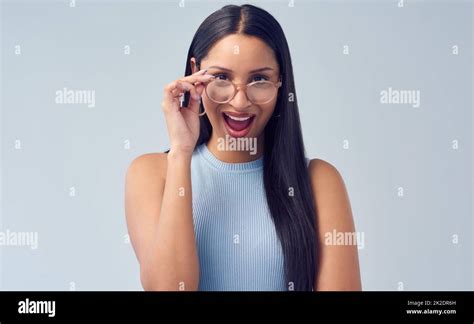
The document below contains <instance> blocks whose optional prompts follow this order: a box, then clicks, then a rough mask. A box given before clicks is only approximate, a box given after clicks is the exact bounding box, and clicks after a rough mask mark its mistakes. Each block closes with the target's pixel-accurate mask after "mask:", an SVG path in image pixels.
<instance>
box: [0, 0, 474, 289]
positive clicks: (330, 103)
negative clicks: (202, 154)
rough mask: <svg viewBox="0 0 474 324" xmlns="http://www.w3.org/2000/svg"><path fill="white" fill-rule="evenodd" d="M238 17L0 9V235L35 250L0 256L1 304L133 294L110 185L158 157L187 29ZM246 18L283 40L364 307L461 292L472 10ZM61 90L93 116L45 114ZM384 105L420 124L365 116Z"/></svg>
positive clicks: (278, 8)
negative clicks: (416, 94) (343, 199)
mask: <svg viewBox="0 0 474 324" xmlns="http://www.w3.org/2000/svg"><path fill="white" fill-rule="evenodd" d="M245 2H247V1H245ZM245 2H243V1H232V2H227V1H225V2H223V1H189V0H186V1H185V3H184V4H185V5H184V7H180V6H179V1H114V2H112V1H94V2H93V1H81V0H77V1H76V7H74V8H71V7H70V1H69V0H67V1H66V0H65V1H2V4H1V10H2V12H1V28H2V30H1V55H2V57H1V68H2V69H1V87H0V88H1V89H0V90H1V95H2V98H1V106H2V107H1V132H0V133H1V137H2V138H1V145H2V149H1V154H2V157H1V159H0V161H1V195H0V197H1V200H0V202H1V209H0V210H1V230H2V231H6V230H7V229H9V230H10V231H27V232H29V231H34V232H37V233H38V236H39V242H38V249H36V250H32V249H31V248H30V247H27V246H20V247H13V246H2V247H0V251H1V259H0V260H1V276H0V278H1V282H0V289H2V290H70V289H72V288H73V289H76V290H140V289H141V285H140V281H139V272H138V264H137V261H136V259H135V255H134V253H133V250H132V247H131V245H130V243H129V241H128V240H127V237H126V234H127V228H126V223H125V215H124V208H123V203H124V199H123V196H124V193H123V192H124V177H125V171H126V169H127V167H128V165H129V164H130V162H131V161H132V160H133V159H134V158H135V157H137V156H139V155H141V154H143V153H148V152H159V151H163V150H165V149H166V148H167V143H168V138H167V134H166V128H165V123H164V118H163V116H162V112H161V106H160V103H161V100H162V99H161V95H162V89H163V86H164V85H165V84H166V83H168V82H170V81H172V80H173V79H176V78H178V77H181V76H182V75H183V72H184V67H185V60H186V54H187V50H188V47H189V44H190V42H191V39H192V36H193V34H194V32H195V31H196V29H197V27H198V25H199V24H200V23H201V22H202V20H203V19H204V18H205V17H207V16H208V15H209V14H210V13H211V12H213V11H214V10H216V9H218V8H220V7H221V6H223V5H224V4H228V3H235V4H240V3H245ZM251 3H253V4H256V5H259V6H261V7H263V8H264V9H266V10H268V11H269V12H270V13H272V14H273V15H274V16H275V17H276V19H277V20H278V21H279V22H280V23H281V25H282V27H283V29H284V31H285V33H286V37H287V39H288V42H289V44H290V48H291V51H292V59H293V64H294V69H295V80H296V89H297V95H298V100H299V107H300V112H301V118H302V123H303V133H304V138H305V143H306V148H307V153H308V156H309V157H311V158H320V159H324V160H326V161H328V162H330V163H332V164H333V165H335V166H336V167H337V168H338V170H339V171H340V173H341V174H342V176H343V178H344V180H345V183H346V186H347V189H348V191H349V196H350V199H351V204H352V210H353V214H354V218H355V222H356V229H357V231H360V232H364V235H365V247H364V249H360V250H359V258H360V265H361V274H362V282H363V289H365V290H398V289H400V287H401V285H400V282H401V283H402V284H403V289H404V290H472V289H473V267H474V266H473V257H472V255H473V241H472V238H471V237H472V232H473V221H472V219H473V209H472V201H473V192H472V183H473V177H472V123H473V117H472V107H473V105H472V89H473V86H472V75H473V68H472V45H473V35H472V30H473V4H472V2H470V1H407V0H405V3H404V7H403V8H399V7H398V5H397V4H398V0H397V1H299V0H296V1H295V5H294V7H289V6H288V1H251ZM15 45H20V46H21V55H15ZM126 45H129V46H130V49H131V54H130V55H124V46H126ZM344 45H348V46H349V50H350V52H349V53H350V54H349V55H344V54H343V51H342V50H343V46H344ZM453 45H458V46H459V55H453V54H452V46H453ZM64 87H67V88H71V89H78V90H82V89H92V90H95V92H96V106H95V107H93V108H88V107H87V106H86V105H84V104H76V105H59V104H56V103H55V91H56V90H58V89H62V88H64ZM388 87H392V88H395V89H413V90H419V91H421V106H420V107H419V108H413V107H412V106H410V105H396V104H381V103H380V91H381V90H384V89H387V88H388ZM15 140H21V144H22V148H21V150H18V149H15ZM344 140H347V141H348V142H349V149H344V147H343V144H344ZM453 140H458V141H459V149H457V150H454V149H453V148H452V146H451V145H452V141H453ZM125 141H129V143H130V148H129V149H127V148H126V147H125V144H126V142H125ZM71 187H74V188H75V191H76V196H75V197H71V196H70V195H69V193H70V188H71ZM398 187H403V188H404V196H403V197H399V196H398ZM453 235H458V237H459V243H458V244H453V243H452V237H453Z"/></svg>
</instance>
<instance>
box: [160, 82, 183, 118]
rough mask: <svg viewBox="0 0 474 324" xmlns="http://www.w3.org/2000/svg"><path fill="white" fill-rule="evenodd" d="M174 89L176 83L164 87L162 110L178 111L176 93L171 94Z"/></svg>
mask: <svg viewBox="0 0 474 324" xmlns="http://www.w3.org/2000/svg"><path fill="white" fill-rule="evenodd" d="M176 89H177V82H176V81H173V82H171V83H169V84H168V85H166V86H165V88H164V91H163V102H162V103H161V106H162V108H163V110H165V111H167V110H179V106H180V105H179V97H177V96H176V93H173V92H174V91H175V90H176ZM178 90H179V89H178ZM179 91H181V90H179Z"/></svg>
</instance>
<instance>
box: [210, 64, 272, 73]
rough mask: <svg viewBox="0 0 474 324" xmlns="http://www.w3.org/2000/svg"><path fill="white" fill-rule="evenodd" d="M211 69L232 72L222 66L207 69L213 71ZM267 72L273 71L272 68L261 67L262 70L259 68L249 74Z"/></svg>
mask: <svg viewBox="0 0 474 324" xmlns="http://www.w3.org/2000/svg"><path fill="white" fill-rule="evenodd" d="M213 68H214V69H219V70H224V71H228V72H233V71H232V70H231V69H228V68H225V67H222V66H217V65H213V66H209V67H208V69H213ZM268 70H273V68H271V67H269V66H265V67H262V68H259V69H256V70H252V71H250V73H255V72H262V71H268Z"/></svg>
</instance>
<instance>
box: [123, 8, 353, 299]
mask: <svg viewBox="0 0 474 324" xmlns="http://www.w3.org/2000/svg"><path fill="white" fill-rule="evenodd" d="M183 94H184V95H185V97H184V102H181V101H182V100H180V99H181V98H182V97H181V96H182V95H183ZM163 96H164V99H163V102H162V108H163V112H164V116H165V118H166V123H167V127H168V136H169V140H170V149H169V151H168V152H167V153H154V154H145V155H142V156H140V157H138V158H137V159H135V160H134V161H133V162H132V164H131V165H130V167H129V169H128V172H127V177H126V197H125V199H126V201H125V205H126V206H125V207H126V217H127V224H128V229H129V233H130V237H131V241H132V244H133V247H134V250H135V253H136V255H137V258H138V261H139V264H140V277H141V282H142V285H143V287H144V289H145V290H295V291H299V290H306V291H311V290H360V289H361V282H360V274H359V264H358V256H357V247H356V246H355V245H349V244H344V245H338V246H336V245H329V244H325V242H326V241H325V238H327V235H328V234H331V233H334V231H337V232H344V233H346V232H351V233H352V232H354V222H353V219H352V213H351V207H350V203H349V199H348V195H347V192H346V189H345V186H344V182H343V179H342V178H341V176H340V174H339V172H338V171H337V170H336V169H335V168H334V167H333V166H332V165H331V164H329V163H328V162H325V161H323V160H320V159H313V160H311V161H309V160H307V159H306V157H305V153H304V145H303V139H302V134H301V127H300V120H299V113H298V106H297V100H296V95H295V87H294V80H293V69H292V64H291V58H290V52H289V48H288V44H287V42H286V38H285V35H284V33H283V30H282V29H281V27H280V25H279V23H278V22H277V21H276V20H275V19H274V18H273V17H272V16H271V15H270V14H269V13H268V12H266V11H265V10H262V9H260V8H257V7H255V6H251V5H243V6H234V5H228V6H225V7H223V8H221V9H220V10H218V11H216V12H214V13H213V14H211V15H210V16H209V17H208V18H206V19H205V21H204V22H203V23H202V24H201V26H200V27H199V28H198V30H197V32H196V34H195V35H194V38H193V40H192V43H191V46H190V48H189V52H188V58H187V62H186V71H185V77H183V78H179V79H177V80H175V81H173V82H171V83H170V84H168V85H167V86H166V87H165V89H164V94H163ZM252 143H253V144H254V145H252Z"/></svg>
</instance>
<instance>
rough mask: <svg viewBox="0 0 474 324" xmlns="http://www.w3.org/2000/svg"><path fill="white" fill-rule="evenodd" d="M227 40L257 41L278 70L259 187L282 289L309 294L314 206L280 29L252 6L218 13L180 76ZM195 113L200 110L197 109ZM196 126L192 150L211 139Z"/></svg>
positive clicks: (204, 124) (200, 33) (199, 34)
mask: <svg viewBox="0 0 474 324" xmlns="http://www.w3.org/2000/svg"><path fill="white" fill-rule="evenodd" d="M231 34H243V35H249V36H255V37H258V38H259V39H261V40H262V41H263V42H265V43H266V44H267V45H268V46H269V47H270V48H271V49H272V50H273V52H274V54H275V57H276V59H277V61H278V64H279V67H280V75H281V81H282V86H281V87H280V88H279V90H278V91H279V92H278V98H277V102H276V105H275V110H274V113H273V115H272V118H270V120H269V121H268V123H267V125H266V126H265V130H264V132H265V136H264V153H263V156H264V159H263V161H264V165H263V178H264V187H265V193H266V199H267V204H268V207H269V210H270V213H271V216H272V220H273V223H274V225H275V229H276V232H277V235H278V238H279V240H280V242H281V245H282V250H283V255H284V268H285V278H286V282H287V284H288V288H289V290H291V289H293V290H296V291H311V290H313V289H314V286H315V280H316V275H317V269H318V250H319V248H318V238H317V234H316V233H317V231H316V227H317V223H316V219H315V217H316V209H315V207H316V206H315V204H314V199H313V194H312V189H311V182H310V176H309V172H308V168H307V165H306V157H305V150H304V144H303V136H302V133H301V124H300V118H299V113H298V104H297V100H296V92H295V83H294V78H293V67H292V64H291V57H290V50H289V48H288V43H287V41H286V38H285V34H284V33H283V30H282V28H281V26H280V24H279V23H278V22H277V20H276V19H275V18H274V17H273V16H272V15H271V14H270V13H268V12H267V11H265V10H263V9H261V8H258V7H255V6H253V5H249V4H245V5H242V6H236V5H227V6H224V7H222V8H221V9H219V10H217V11H215V12H214V13H212V14H211V15H210V16H208V17H207V18H206V19H205V20H204V21H203V22H202V24H201V25H200V26H199V28H198V30H197V31H196V33H195V35H194V38H193V40H192V42H191V45H190V47H189V51H188V55H187V60H186V70H185V76H188V75H191V74H192V69H191V62H190V59H191V58H192V57H194V58H195V59H196V63H197V66H198V67H199V65H200V63H201V60H202V59H204V58H205V57H206V56H207V54H208V52H209V50H210V49H211V47H212V45H214V44H215V43H216V42H217V41H218V40H220V39H222V38H223V37H225V36H228V35H231ZM188 100H189V93H187V94H186V96H185V103H184V105H185V106H187V102H188ZM200 109H201V111H202V110H203V109H204V107H203V106H202V103H201V107H200ZM200 120H201V122H200V132H199V138H198V140H197V143H196V147H197V146H199V145H201V144H203V143H207V141H208V140H209V138H210V136H211V133H212V126H211V123H210V122H209V119H208V118H207V116H206V115H204V117H201V119H200ZM291 193H293V195H291Z"/></svg>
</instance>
